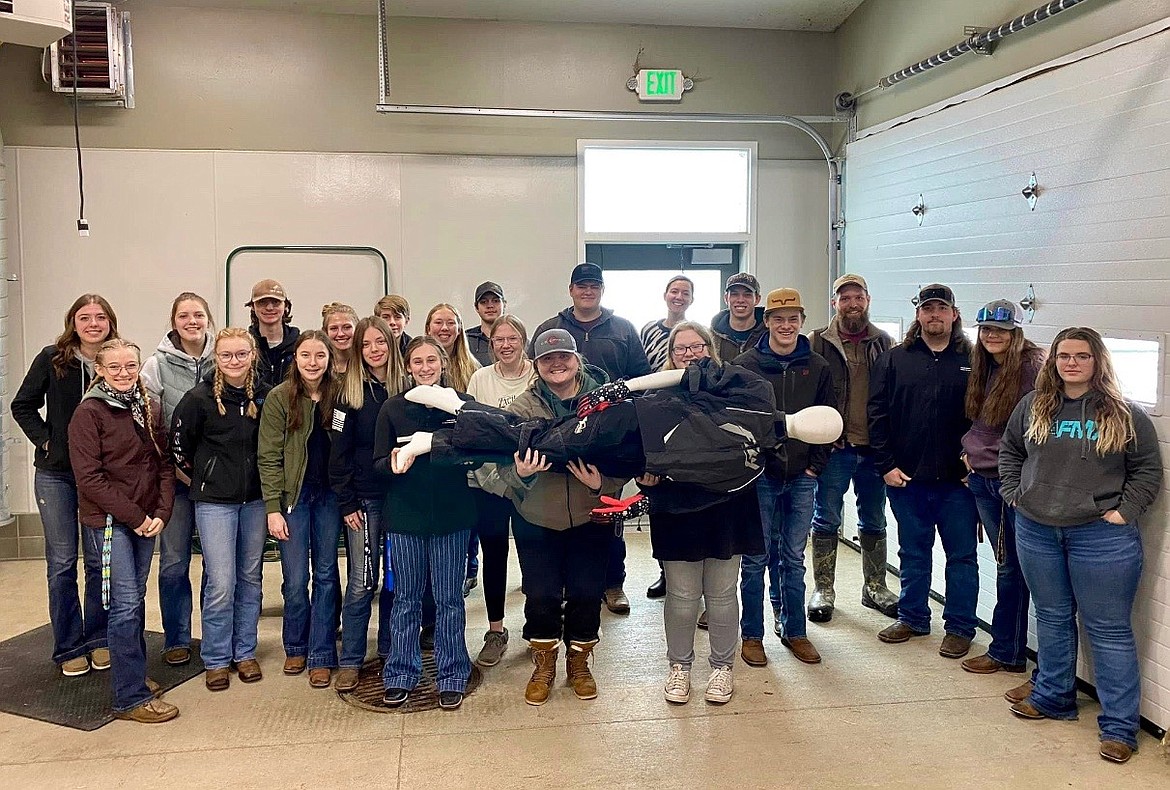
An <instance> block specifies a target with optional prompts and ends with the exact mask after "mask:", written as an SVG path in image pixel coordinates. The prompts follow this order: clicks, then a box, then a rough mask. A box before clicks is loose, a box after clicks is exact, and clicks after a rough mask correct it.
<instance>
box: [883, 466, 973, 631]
mask: <svg viewBox="0 0 1170 790" xmlns="http://www.w3.org/2000/svg"><path fill="white" fill-rule="evenodd" d="M889 497H890V508H891V509H892V510H893V511H894V518H896V519H897V520H898V563H899V574H898V575H899V578H900V579H901V582H902V595H901V597H900V598H899V599H898V620H900V621H901V622H903V623H905V624H906V625H908V626H909V627H910V629H911V630H913V631H917V632H918V633H920V634H929V633H930V604H929V603H928V599H929V596H930V571H931V567H932V565H933V550H934V532H935V530H936V529H937V530H938V534H939V538H940V539H941V540H942V547H943V552H944V553H945V554H946V558H947V560H946V584H947V587H946V604H945V605H944V606H943V627H944V628H945V629H946V632H947V633H948V634H955V635H957V636H961V637H964V638H965V639H972V638H974V637H975V627H976V625H977V621H976V619H975V604H976V603H977V602H978V600H979V560H978V559H977V557H976V554H975V549H976V545H977V544H976V536H975V531H976V526H975V525H976V523H977V521H978V515H977V514H976V511H975V498H974V497H972V496H971V492H970V491H968V490H967V488H966V486H964V485H962V484H961V483H937V482H930V483H919V482H915V481H913V480H912V481H910V483H909V485H907V486H906V487H905V488H890V489H889Z"/></svg>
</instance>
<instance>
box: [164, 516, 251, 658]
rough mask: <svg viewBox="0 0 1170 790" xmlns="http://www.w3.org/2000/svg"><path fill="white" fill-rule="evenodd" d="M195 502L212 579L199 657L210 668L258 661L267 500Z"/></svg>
mask: <svg viewBox="0 0 1170 790" xmlns="http://www.w3.org/2000/svg"><path fill="white" fill-rule="evenodd" d="M194 504H195V523H196V524H197V525H198V527H199V540H200V542H201V543H202V544H203V574H204V578H205V579H206V584H205V585H204V587H203V604H202V622H203V642H202V643H201V645H200V649H199V653H200V656H201V657H202V658H203V665H204V666H205V667H207V668H208V669H223V668H224V667H227V666H228V665H229V664H231V662H232V661H235V662H237V663H238V662H240V661H246V660H247V659H250V658H255V657H256V629H257V626H258V625H259V624H260V606H261V602H262V600H263V597H264V585H263V582H262V567H263V564H264V562H263V559H264V539H265V538H267V537H268V526H267V517H266V516H265V514H264V501H263V500H261V499H256V500H253V501H251V502H245V503H244V504H242V505H221V504H215V503H212V502H195V503H194ZM167 529H170V527H169V526H168V527H167ZM163 534H164V535H165V534H166V530H163Z"/></svg>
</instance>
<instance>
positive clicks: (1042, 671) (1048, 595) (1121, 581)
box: [1016, 513, 1142, 749]
mask: <svg viewBox="0 0 1170 790" xmlns="http://www.w3.org/2000/svg"><path fill="white" fill-rule="evenodd" d="M1016 545H1017V547H1018V549H1019V552H1020V567H1021V568H1023V571H1024V578H1025V579H1027V580H1028V586H1029V587H1030V588H1031V590H1032V602H1033V604H1034V605H1035V607H1036V638H1037V642H1038V650H1037V651H1036V652H1037V657H1038V659H1039V660H1038V662H1037V663H1038V664H1039V668H1038V670H1037V672H1036V681H1035V686H1034V688H1033V689H1032V696H1030V697H1029V698H1028V702H1030V703H1031V704H1032V705H1033V706H1034V707H1035V708H1036V710H1038V711H1040V712H1041V713H1043V714H1044V715H1045V716H1048V717H1050V718H1053V719H1075V718H1076V717H1077V688H1076V680H1077V613H1078V612H1079V613H1080V616H1081V622H1082V623H1084V625H1085V633H1086V634H1087V635H1088V638H1089V649H1090V650H1091V651H1092V654H1093V671H1094V674H1095V675H1096V682H1097V696H1098V698H1099V699H1100V700H1101V715H1100V716H1098V717H1097V727H1098V729H1099V730H1100V732H1101V739H1102V740H1110V741H1120V742H1121V743H1124V744H1126V745H1127V746H1129V747H1130V748H1131V749H1135V748H1137V731H1138V725H1139V723H1140V720H1139V713H1138V710H1139V706H1140V704H1141V675H1140V674H1139V669H1138V656H1137V645H1136V644H1135V642H1134V637H1133V626H1132V625H1131V623H1130V617H1131V615H1132V613H1133V602H1134V598H1135V597H1136V596H1137V587H1138V580H1139V579H1140V578H1141V575H1142V541H1141V535H1140V534H1139V533H1138V528H1137V524H1123V525H1120V526H1119V525H1116V524H1110V523H1109V522H1107V521H1104V520H1099V521H1093V522H1090V523H1088V524H1081V525H1079V526H1075V527H1049V526H1046V525H1044V524H1039V523H1037V522H1035V521H1033V520H1032V519H1030V518H1028V517H1027V516H1025V515H1024V514H1023V513H1016Z"/></svg>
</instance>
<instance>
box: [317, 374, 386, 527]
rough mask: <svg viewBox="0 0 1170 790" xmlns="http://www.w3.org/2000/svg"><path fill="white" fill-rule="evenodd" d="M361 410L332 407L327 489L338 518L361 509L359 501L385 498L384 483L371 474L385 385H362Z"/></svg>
mask: <svg viewBox="0 0 1170 790" xmlns="http://www.w3.org/2000/svg"><path fill="white" fill-rule="evenodd" d="M364 389H365V397H364V398H363V399H362V407H361V408H360V409H354V408H352V407H350V406H349V404H347V403H345V402H344V401H340V400H339V401H338V402H337V404H336V405H334V407H333V429H332V434H333V441H332V442H331V443H330V449H329V486H330V488H332V489H333V493H335V494H337V503H338V505H340V507H341V515H342V516H348V515H349V514H350V513H356V512H358V511H359V510H361V509H362V500H363V499H380V498H381V497H383V496H385V494H386V479H385V478H384V477H383V476H382V475H380V474H379V473H378V472H376V471H374V431H375V429H376V428H377V426H378V412H379V411H380V410H381V409H382V404H383V403H385V402H386V385H385V384H383V383H382V382H380V381H378V380H377V379H371V380H369V381H367V382H366V383H365V385H364Z"/></svg>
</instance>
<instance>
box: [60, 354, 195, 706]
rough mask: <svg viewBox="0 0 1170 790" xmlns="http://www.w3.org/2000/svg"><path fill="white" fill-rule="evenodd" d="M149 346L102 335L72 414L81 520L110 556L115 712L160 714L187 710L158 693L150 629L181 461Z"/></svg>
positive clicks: (108, 593) (105, 591)
mask: <svg viewBox="0 0 1170 790" xmlns="http://www.w3.org/2000/svg"><path fill="white" fill-rule="evenodd" d="M139 354H140V352H139V350H138V346H136V345H134V344H133V343H131V342H129V341H127V340H120V339H119V340H108V341H106V342H105V343H103V344H102V347H101V349H100V350H99V351H98V353H97V355H96V356H95V357H94V369H95V371H96V372H97V376H98V378H97V379H96V380H95V381H94V384H93V386H91V387H90V389H89V391H87V392H86V393H85V396H84V397H83V398H82V399H81V404H80V405H79V406H78V407H77V410H76V411H75V412H74V413H73V420H72V421H71V422H70V423H69V459H70V461H71V462H72V464H73V472H74V474H75V475H76V476H77V494H78V511H79V514H80V518H81V523H82V525H83V526H85V527H87V528H88V529H87V531H88V532H91V533H94V534H96V535H99V536H101V538H102V540H103V549H102V554H103V564H105V563H106V562H108V566H107V567H108V572H109V576H108V579H109V581H108V587H105V588H104V589H103V590H102V598H103V599H104V602H105V603H106V604H107V605H108V606H109V627H108V636H107V638H108V640H109V646H110V653H111V659H110V660H111V665H112V673H111V674H112V675H113V683H112V685H113V689H114V716H115V717H117V718H119V719H127V720H129V721H137V722H141V723H143V724H156V723H158V722H163V721H169V720H170V719H173V718H175V716H178V715H179V709H178V708H176V707H175V706H174V705H171V704H169V703H167V702H163V701H162V700H161V699H156V698H155V697H156V694H158V693H159V688H158V686H157V684H154V683H153V682H152V681H150V680H149V679H147V677H146V639H145V633H146V580H147V576H148V575H149V574H150V561H151V559H152V558H153V556H154V539H155V538H156V537H158V535H159V533H161V532H162V530H163V527H164V526H166V523H167V521H168V520H169V519H170V517H171V505H172V503H173V500H174V494H175V467H174V462H173V459H172V458H171V452H170V449H169V447H168V444H167V432H166V429H165V427H164V426H163V421H162V409H160V408H159V404H158V403H157V402H155V401H152V400H151V398H150V396H149V395H148V394H147V392H146V387H145V386H143V383H142V379H141V378H140V377H139V375H138V371H139V368H140V356H139ZM105 572H106V568H103V574H104V573H105Z"/></svg>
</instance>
